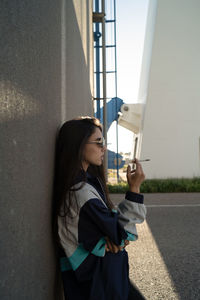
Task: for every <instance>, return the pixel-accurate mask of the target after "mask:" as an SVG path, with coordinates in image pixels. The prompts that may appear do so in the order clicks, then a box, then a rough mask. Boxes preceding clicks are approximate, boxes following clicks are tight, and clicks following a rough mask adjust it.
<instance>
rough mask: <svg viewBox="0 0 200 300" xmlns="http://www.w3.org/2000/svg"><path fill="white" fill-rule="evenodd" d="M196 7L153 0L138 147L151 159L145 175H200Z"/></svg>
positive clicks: (199, 5) (182, 0)
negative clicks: (154, 9)
mask: <svg viewBox="0 0 200 300" xmlns="http://www.w3.org/2000/svg"><path fill="white" fill-rule="evenodd" d="M199 11H200V1H198V0H191V1H187V0H173V1H172V0H170V1H165V0H159V1H158V5H157V15H156V23H155V35H154V42H153V49H152V57H151V66H150V73H149V83H148V89H147V101H146V109H145V116H144V127H143V142H142V150H141V157H142V158H150V159H151V162H150V163H148V164H145V165H144V169H145V172H146V176H147V178H167V177H193V176H200V151H199V137H200V18H199ZM143 82H144V76H143V77H142V78H141V86H142V84H143ZM140 92H142V89H141V91H140ZM143 92H145V89H144V88H143Z"/></svg>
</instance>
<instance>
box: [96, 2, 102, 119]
mask: <svg viewBox="0 0 200 300" xmlns="http://www.w3.org/2000/svg"><path fill="white" fill-rule="evenodd" d="M95 12H97V13H99V12H100V11H99V0H95ZM99 29H100V26H99V22H96V23H95V32H96V34H97V35H98V36H96V39H95V42H96V47H95V54H96V60H95V62H96V64H95V66H96V98H97V99H100V97H101V96H100V94H101V92H100V64H99V62H100V43H99V38H100V36H101V34H100V31H99ZM96 108H97V118H98V119H100V118H101V116H100V100H97V102H96Z"/></svg>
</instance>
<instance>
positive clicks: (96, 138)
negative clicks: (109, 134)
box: [82, 127, 106, 171]
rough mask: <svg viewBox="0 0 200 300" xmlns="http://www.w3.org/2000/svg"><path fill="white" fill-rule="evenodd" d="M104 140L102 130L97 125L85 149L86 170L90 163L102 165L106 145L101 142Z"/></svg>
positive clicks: (83, 164)
mask: <svg viewBox="0 0 200 300" xmlns="http://www.w3.org/2000/svg"><path fill="white" fill-rule="evenodd" d="M102 141H103V136H102V132H101V130H100V129H99V128H97V127H96V128H95V131H94V133H93V134H92V135H91V136H90V137H89V139H88V142H87V143H86V145H85V148H84V150H83V161H82V166H83V169H84V170H85V171H86V170H87V168H88V167H89V165H90V164H93V165H96V166H100V165H101V164H102V163H103V158H104V152H105V150H106V147H105V146H104V145H102V144H101V142H102ZM98 143H99V144H98Z"/></svg>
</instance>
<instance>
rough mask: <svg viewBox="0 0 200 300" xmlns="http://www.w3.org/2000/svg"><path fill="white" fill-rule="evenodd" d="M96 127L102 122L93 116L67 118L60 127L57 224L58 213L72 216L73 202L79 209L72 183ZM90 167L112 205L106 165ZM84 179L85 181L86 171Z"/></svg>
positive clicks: (55, 219) (55, 179) (54, 205)
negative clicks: (72, 195)
mask: <svg viewBox="0 0 200 300" xmlns="http://www.w3.org/2000/svg"><path fill="white" fill-rule="evenodd" d="M95 128H99V129H100V130H101V131H102V125H101V123H100V121H99V120H98V119H96V118H94V117H78V118H76V119H73V120H70V121H67V122H65V123H64V124H63V125H62V127H61V129H60V131H59V134H58V137H57V142H56V157H55V176H54V197H53V219H54V227H55V226H57V225H56V224H57V217H58V216H63V217H72V216H71V212H70V208H71V206H72V205H73V207H77V212H78V204H77V203H72V201H73V202H74V201H76V200H74V197H73V198H72V197H70V195H71V193H73V192H74V190H72V189H71V187H72V186H73V184H74V182H75V180H76V178H77V176H78V175H79V173H80V171H81V169H82V160H83V149H84V146H85V144H86V143H87V141H88V139H89V137H90V136H91V135H92V134H93V133H94V131H95ZM88 171H89V172H90V173H92V175H93V176H96V177H98V179H99V180H100V181H101V183H102V185H103V188H104V192H105V194H106V197H107V202H108V206H109V208H111V209H112V208H113V204H112V202H111V200H110V198H109V194H108V191H107V186H106V180H105V172H104V167H103V165H101V166H94V165H90V167H89V168H88ZM83 181H85V182H86V175H85V178H84V179H83ZM72 199H73V200H72ZM61 208H62V214H61ZM66 226H67V224H66ZM54 230H55V228H54Z"/></svg>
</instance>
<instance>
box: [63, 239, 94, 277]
mask: <svg viewBox="0 0 200 300" xmlns="http://www.w3.org/2000/svg"><path fill="white" fill-rule="evenodd" d="M88 255H89V251H87V250H85V248H84V247H83V246H82V244H80V245H79V246H78V248H77V249H76V250H75V251H74V253H73V254H72V255H71V256H70V257H62V258H61V259H60V266H61V271H62V272H64V271H68V270H71V269H72V270H76V269H77V268H78V267H79V266H80V264H81V263H82V262H83V261H84V260H85V259H86V257H87V256H88Z"/></svg>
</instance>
